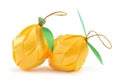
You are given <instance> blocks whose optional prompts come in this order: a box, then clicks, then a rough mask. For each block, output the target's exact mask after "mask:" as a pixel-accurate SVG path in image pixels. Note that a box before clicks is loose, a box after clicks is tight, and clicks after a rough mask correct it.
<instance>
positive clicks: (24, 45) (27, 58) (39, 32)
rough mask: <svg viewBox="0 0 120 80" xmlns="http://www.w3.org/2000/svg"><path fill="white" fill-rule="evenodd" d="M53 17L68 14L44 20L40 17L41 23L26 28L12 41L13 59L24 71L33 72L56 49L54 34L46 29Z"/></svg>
mask: <svg viewBox="0 0 120 80" xmlns="http://www.w3.org/2000/svg"><path fill="white" fill-rule="evenodd" d="M51 15H57V16H65V15H66V13H65V12H62V11H57V12H53V13H51V14H49V15H48V16H46V17H45V18H44V19H43V18H41V17H39V18H38V19H39V23H38V24H33V25H30V26H28V27H26V28H25V29H24V30H22V31H21V32H20V34H19V35H17V37H16V38H15V39H13V41H12V48H13V59H14V61H15V63H16V64H17V65H18V66H19V67H20V68H21V69H22V70H31V69H33V68H35V67H37V66H39V65H40V64H42V63H43V62H44V61H45V59H46V58H48V57H49V56H50V55H51V53H52V51H53V48H54V37H53V34H52V32H51V31H50V30H49V29H48V28H46V27H44V26H43V25H44V24H45V19H46V18H47V17H49V16H51Z"/></svg>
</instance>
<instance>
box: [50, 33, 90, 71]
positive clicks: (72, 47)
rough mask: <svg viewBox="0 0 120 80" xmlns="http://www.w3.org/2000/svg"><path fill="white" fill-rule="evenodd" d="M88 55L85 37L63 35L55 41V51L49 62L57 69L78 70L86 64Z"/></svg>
mask: <svg viewBox="0 0 120 80" xmlns="http://www.w3.org/2000/svg"><path fill="white" fill-rule="evenodd" d="M87 55H88V46H87V43H86V40H85V37H83V36H81V35H71V34H68V35H64V36H63V35H61V36H59V37H57V38H56V39H55V41H54V52H53V54H52V56H51V57H50V60H49V64H50V66H51V67H53V68H54V69H56V70H61V71H76V70H79V69H80V68H81V67H82V65H83V64H84V62H85V60H86V57H87Z"/></svg>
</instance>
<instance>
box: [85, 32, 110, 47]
mask: <svg viewBox="0 0 120 80" xmlns="http://www.w3.org/2000/svg"><path fill="white" fill-rule="evenodd" d="M91 33H95V35H91V36H90V34H91ZM94 36H97V37H98V39H99V40H100V42H101V43H102V44H103V45H104V46H105V47H106V48H108V49H111V48H112V44H111V42H110V40H109V39H108V38H107V37H106V36H104V35H102V34H98V33H97V32H96V31H94V30H91V31H89V33H88V34H87V36H86V40H88V39H90V38H91V37H94ZM101 37H104V38H105V39H106V40H107V41H108V43H109V46H108V45H107V44H105V42H104V41H103V40H102V39H101Z"/></svg>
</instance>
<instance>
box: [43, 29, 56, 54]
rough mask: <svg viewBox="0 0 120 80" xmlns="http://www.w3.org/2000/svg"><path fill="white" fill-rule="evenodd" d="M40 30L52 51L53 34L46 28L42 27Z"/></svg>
mask: <svg viewBox="0 0 120 80" xmlns="http://www.w3.org/2000/svg"><path fill="white" fill-rule="evenodd" d="M42 30H43V33H44V36H45V38H46V40H47V43H48V45H49V47H50V50H51V51H52V52H53V48H54V36H53V34H52V32H51V31H50V30H49V29H48V28H45V27H42Z"/></svg>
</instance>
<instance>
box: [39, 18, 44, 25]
mask: <svg viewBox="0 0 120 80" xmlns="http://www.w3.org/2000/svg"><path fill="white" fill-rule="evenodd" d="M42 20H43V18H42V17H38V22H41V21H42ZM45 23H46V21H45V20H44V21H43V22H42V24H43V25H44V24H45Z"/></svg>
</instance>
